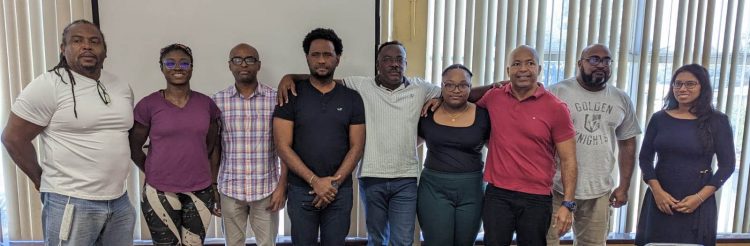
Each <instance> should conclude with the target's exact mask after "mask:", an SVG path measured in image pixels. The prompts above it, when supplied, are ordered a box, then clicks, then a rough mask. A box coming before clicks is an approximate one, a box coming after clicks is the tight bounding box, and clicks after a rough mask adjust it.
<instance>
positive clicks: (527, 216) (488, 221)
mask: <svg viewBox="0 0 750 246" xmlns="http://www.w3.org/2000/svg"><path fill="white" fill-rule="evenodd" d="M550 219H552V195H536V194H529V193H523V192H518V191H512V190H506V189H503V188H498V187H495V186H493V185H492V184H487V188H486V190H485V193H484V207H483V209H482V221H484V243H485V244H486V245H489V246H494V245H510V243H511V241H512V240H513V232H515V233H516V243H518V245H539V246H544V245H547V229H549V225H550Z"/></svg>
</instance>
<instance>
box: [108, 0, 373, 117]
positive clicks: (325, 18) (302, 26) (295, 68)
mask: <svg viewBox="0 0 750 246" xmlns="http://www.w3.org/2000/svg"><path fill="white" fill-rule="evenodd" d="M376 8H377V6H376V2H375V1H370V0H355V1H353V0H314V1H308V0H265V1H261V0H220V1H209V0H158V1H153V0H151V1H150V0H99V18H100V19H99V20H100V25H101V29H102V32H104V35H105V37H106V40H107V45H108V57H107V60H106V61H105V63H104V69H105V70H107V71H109V72H112V73H114V74H115V75H117V76H118V77H120V78H121V79H124V80H126V81H128V82H129V83H130V84H131V86H132V87H133V92H134V93H135V98H136V102H137V100H140V98H142V97H144V96H146V95H148V94H150V93H151V92H154V91H156V90H158V89H162V88H164V87H166V82H165V80H164V76H163V75H162V74H161V72H160V70H159V65H158V59H159V49H161V48H162V47H164V46H166V45H168V44H171V43H175V42H178V43H182V44H185V45H188V46H189V47H190V48H191V49H192V50H193V56H194V64H195V65H194V69H193V78H192V79H191V82H190V84H191V88H192V89H193V90H196V91H200V92H203V93H204V94H207V95H211V94H213V93H215V92H217V91H219V90H221V89H223V88H226V87H227V86H229V85H231V84H232V83H233V82H234V79H233V77H232V74H231V73H230V72H229V68H228V65H227V60H228V59H229V50H230V49H231V48H232V47H233V46H234V45H236V44H237V43H240V42H246V43H249V44H251V45H253V46H255V47H256V48H257V49H258V51H259V53H260V58H261V60H262V67H261V71H260V73H259V79H260V81H261V82H263V83H266V84H270V85H272V86H274V87H275V86H276V84H278V81H279V79H280V78H281V76H282V75H283V74H286V73H308V72H309V71H308V69H307V64H306V62H305V58H304V52H303V51H302V39H303V38H304V36H305V35H306V34H307V33H308V32H309V31H310V30H312V29H314V28H316V27H326V28H332V29H334V30H335V31H336V33H337V34H338V35H339V37H340V38H341V39H342V40H343V43H344V52H343V56H342V60H341V63H340V64H339V67H338V69H337V70H336V77H337V78H340V77H343V76H347V75H372V74H374V53H375V51H374V50H375V47H376V44H375V33H376V32H375V11H376Z"/></svg>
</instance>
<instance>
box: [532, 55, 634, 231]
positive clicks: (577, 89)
mask: <svg viewBox="0 0 750 246" xmlns="http://www.w3.org/2000/svg"><path fill="white" fill-rule="evenodd" d="M611 64H612V55H611V53H610V51H609V49H608V48H607V47H606V46H604V45H601V44H593V45H590V46H588V47H586V48H585V49H584V50H583V52H582V53H581V58H580V59H579V60H578V63H577V68H578V69H577V70H576V77H574V78H569V79H566V80H563V81H560V82H559V83H556V84H554V85H552V86H550V87H549V91H550V92H552V94H555V95H556V96H557V97H558V98H560V99H561V100H563V101H564V102H565V103H567V105H568V109H569V110H570V114H571V118H572V119H573V122H574V123H573V124H574V127H575V130H576V137H575V140H576V157H577V159H578V182H577V185H576V192H575V202H576V204H577V205H578V209H577V210H576V211H575V212H574V213H573V217H574V224H573V233H574V234H575V241H574V242H575V244H576V245H604V244H606V243H607V236H608V234H609V218H610V214H611V212H610V207H612V208H619V207H621V206H623V205H626V204H627V202H628V189H629V188H630V178H631V176H632V174H633V166H634V165H635V137H636V136H637V135H639V134H641V128H640V126H639V125H638V119H637V117H636V115H635V109H634V108H633V103H632V102H631V100H630V98H629V97H628V95H627V94H625V92H624V91H622V90H620V89H618V88H617V87H615V86H612V85H608V84H607V82H608V81H609V78H610V75H611V67H610V65H611ZM618 150H619V151H618ZM616 151H618V156H617V159H616V158H615V152H616ZM615 163H617V164H618V166H619V174H620V175H619V182H618V183H619V185H618V186H617V187H615V186H614V185H615V183H614V180H613V179H612V174H613V173H612V172H613V171H614V167H615ZM553 187H554V192H553V203H552V204H553V205H556V204H559V203H560V202H562V199H563V195H562V193H561V192H562V191H563V189H562V188H563V185H562V178H561V173H560V169H559V168H558V169H557V173H556V174H555V178H554V186H553ZM553 208H555V210H554V212H553V213H557V211H558V209H557V208H556V207H555V206H553ZM559 243H560V235H558V234H557V233H556V232H554V230H552V229H550V230H549V232H548V234H547V244H548V245H559Z"/></svg>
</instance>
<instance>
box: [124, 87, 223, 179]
mask: <svg viewBox="0 0 750 246" xmlns="http://www.w3.org/2000/svg"><path fill="white" fill-rule="evenodd" d="M133 114H134V118H135V121H136V122H138V123H140V124H142V125H144V126H147V127H150V130H149V134H148V136H149V139H150V140H151V142H150V147H149V149H148V155H147V156H146V183H148V184H149V185H151V186H152V187H154V188H156V189H157V190H160V191H167V192H191V191H197V190H201V189H205V188H206V187H208V186H209V185H211V166H210V164H209V159H208V150H207V146H206V134H208V127H209V125H210V123H211V120H212V119H218V118H219V116H220V115H221V112H220V111H219V108H218V107H216V104H215V103H214V102H213V100H211V98H210V97H208V96H206V95H203V94H201V93H199V92H194V91H193V92H191V93H190V98H189V99H188V102H187V104H185V107H183V108H178V107H177V106H175V105H174V104H172V103H170V102H169V101H167V100H166V99H164V97H163V96H162V94H161V92H159V91H157V92H154V93H151V95H148V96H146V97H144V98H143V99H141V101H140V102H138V104H137V105H135V110H134V113H133Z"/></svg>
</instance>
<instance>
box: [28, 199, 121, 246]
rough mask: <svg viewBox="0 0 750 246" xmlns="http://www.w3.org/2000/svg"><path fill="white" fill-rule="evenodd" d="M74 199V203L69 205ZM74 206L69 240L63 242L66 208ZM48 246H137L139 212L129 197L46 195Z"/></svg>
mask: <svg viewBox="0 0 750 246" xmlns="http://www.w3.org/2000/svg"><path fill="white" fill-rule="evenodd" d="M68 199H70V202H68ZM68 203H70V204H72V205H73V206H74V209H73V214H72V219H71V223H70V224H69V225H68V226H69V227H68V228H70V233H69V234H68V240H63V241H62V242H61V240H60V231H61V226H62V224H63V221H62V218H63V213H64V212H65V205H66V204H68ZM42 205H43V208H42V226H43V227H44V244H45V245H58V244H61V245H108V246H109V245H133V228H134V226H135V209H133V206H132V205H131V204H130V200H129V199H128V194H127V193H125V194H124V195H122V196H121V197H119V198H117V199H114V200H103V201H98V200H85V199H79V198H75V197H68V196H65V195H60V194H57V193H49V192H42Z"/></svg>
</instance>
